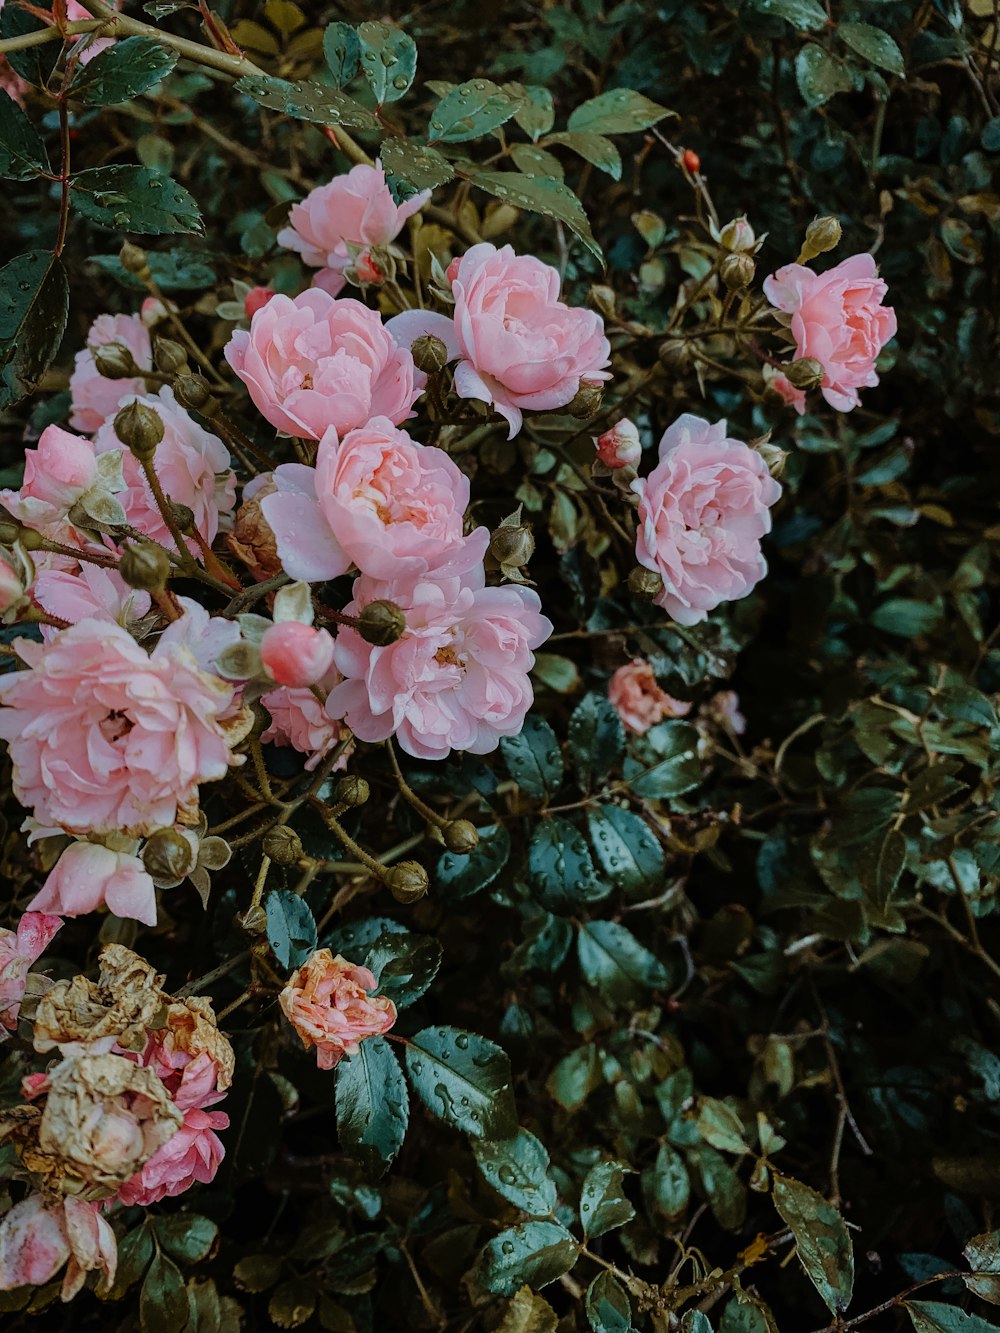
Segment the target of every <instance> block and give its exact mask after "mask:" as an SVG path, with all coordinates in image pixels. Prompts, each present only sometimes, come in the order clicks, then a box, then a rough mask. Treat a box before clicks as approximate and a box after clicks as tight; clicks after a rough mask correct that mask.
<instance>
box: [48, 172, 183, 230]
mask: <svg viewBox="0 0 1000 1333" xmlns="http://www.w3.org/2000/svg"><path fill="white" fill-rule="evenodd" d="M71 185H72V189H71V191H70V199H71V201H72V203H73V206H74V208H76V210H77V212H78V213H82V215H83V216H84V217H85V218H89V219H90V221H91V222H96V223H99V224H100V226H102V227H108V228H110V229H111V230H112V231H130V232H141V233H145V234H147V235H150V236H160V235H163V234H164V233H167V232H181V231H201V228H202V222H201V213H200V212H199V211H198V205H197V204H196V203H195V201H194V200H193V199H192V198H191V196H190V195H189V194H188V192H187V190H185V189H184V187H183V185H178V184H177V182H176V181H175V180H173V179H172V178H171V177H170V176H165V175H164V174H163V172H162V171H153V170H152V169H151V168H150V167H134V166H114V167H90V168H88V169H87V170H86V171H81V172H79V173H78V174H77V175H76V176H74V177H73V179H72V182H71Z"/></svg>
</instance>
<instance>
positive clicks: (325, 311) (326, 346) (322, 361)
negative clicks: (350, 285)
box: [226, 287, 424, 440]
mask: <svg viewBox="0 0 1000 1333" xmlns="http://www.w3.org/2000/svg"><path fill="white" fill-rule="evenodd" d="M226 360H227V361H228V362H229V364H230V365H231V366H232V368H233V370H234V371H235V372H236V374H237V375H238V376H239V377H240V379H241V380H243V382H244V384H246V386H247V388H248V389H249V391H250V397H251V399H252V400H253V403H254V406H255V407H256V408H257V410H258V411H259V412H260V413H261V414H262V415H263V416H264V417H265V418H266V419H267V420H268V421H269V422H270V423H271V425H272V426H274V427H276V428H277V429H278V430H279V431H282V432H283V433H284V434H286V435H297V436H301V437H303V438H305V439H310V440H319V439H322V437H323V435H324V433H325V432H326V430H327V429H328V428H329V427H330V426H333V427H334V429H335V430H336V431H337V433H338V435H346V433H347V432H348V431H349V430H353V429H354V428H355V427H356V426H363V425H364V424H365V422H367V421H370V420H371V418H372V417H377V416H381V417H388V418H389V419H390V421H392V422H393V423H394V424H395V425H398V424H399V423H400V422H401V421H405V420H406V419H407V418H408V417H410V416H412V415H413V413H412V412H411V410H410V409H411V408H412V406H413V404H414V402H415V401H416V399H417V398H418V397H419V396H420V394H421V392H422V391H423V385H424V377H423V376H421V375H419V374H418V373H417V370H416V368H415V366H414V364H413V357H412V356H411V355H410V353H409V350H408V349H407V348H405V347H401V346H400V345H399V344H398V343H397V342H396V340H395V339H394V338H393V337H392V335H391V334H390V333H389V331H388V330H387V328H386V327H385V325H384V324H383V323H382V319H381V316H380V315H379V314H378V313H377V311H374V310H369V309H368V307H367V306H364V305H362V304H361V302H360V301H354V300H350V299H346V300H336V299H335V298H334V297H332V296H330V295H329V293H327V292H324V291H321V290H319V289H317V288H315V287H312V288H310V289H309V291H306V292H300V293H299V295H298V296H296V297H295V298H294V299H293V298H291V297H289V296H282V295H280V294H279V295H278V296H274V297H272V298H271V300H270V301H268V303H267V305H265V306H263V307H262V309H260V310H258V311H257V313H256V314H255V315H254V317H253V319H252V320H251V321H250V329H249V331H247V330H246V329H236V330H235V331H234V332H233V335H232V337H231V338H230V340H229V342H228V343H227V344H226Z"/></svg>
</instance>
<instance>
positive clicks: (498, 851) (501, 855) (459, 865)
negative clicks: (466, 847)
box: [432, 824, 510, 902]
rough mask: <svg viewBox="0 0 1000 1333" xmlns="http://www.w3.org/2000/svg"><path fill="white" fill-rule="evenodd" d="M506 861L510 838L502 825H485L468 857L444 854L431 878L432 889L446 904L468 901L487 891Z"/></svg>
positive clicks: (452, 853)
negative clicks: (482, 891) (437, 891)
mask: <svg viewBox="0 0 1000 1333" xmlns="http://www.w3.org/2000/svg"><path fill="white" fill-rule="evenodd" d="M509 857H510V834H509V833H508V832H507V828H506V826H505V825H504V824H487V825H486V826H485V827H484V828H481V829H480V830H479V842H478V844H477V845H476V846H475V847H474V848H473V849H472V851H471V852H470V853H469V854H468V856H458V855H456V854H455V853H454V852H444V853H443V854H442V855H441V856H440V858H439V859H438V863H437V868H436V870H435V872H434V875H433V877H432V878H433V881H434V885H435V888H436V889H438V890H439V891H440V893H441V895H442V897H443V898H445V899H446V900H447V901H449V902H457V901H459V900H461V899H463V898H469V897H471V896H472V895H473V894H474V893H479V892H480V891H481V890H482V889H486V888H489V886H490V885H491V884H492V883H493V881H494V880H495V879H496V877H497V876H498V875H499V874H500V872H501V870H503V868H504V866H505V865H506V864H507V860H508V858H509Z"/></svg>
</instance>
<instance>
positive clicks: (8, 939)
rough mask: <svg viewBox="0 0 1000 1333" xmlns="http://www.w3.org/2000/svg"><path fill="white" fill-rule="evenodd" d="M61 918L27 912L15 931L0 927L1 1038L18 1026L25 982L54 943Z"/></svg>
mask: <svg viewBox="0 0 1000 1333" xmlns="http://www.w3.org/2000/svg"><path fill="white" fill-rule="evenodd" d="M61 925H62V918H61V917H58V916H47V915H45V914H44V913H42V912H31V911H29V912H25V914H24V915H23V916H22V917H21V919H20V921H19V922H18V923H17V930H16V932H15V931H13V930H0V1038H3V1037H4V1036H5V1032H4V1029H6V1031H7V1032H13V1031H14V1029H15V1028H16V1027H17V1015H18V1013H19V1011H20V1008H21V1001H22V999H23V998H24V983H25V978H26V977H27V975H28V972H29V971H30V970H31V965H32V963H34V962H37V960H38V959H39V958H40V957H41V955H42V954H43V953H44V952H45V950H46V949H47V948H48V947H49V945H50V944H51V943H52V940H53V938H54V936H55V933H56V931H57V930H58V929H59V927H60V926H61Z"/></svg>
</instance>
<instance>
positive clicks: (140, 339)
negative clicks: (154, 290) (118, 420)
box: [69, 315, 153, 448]
mask: <svg viewBox="0 0 1000 1333" xmlns="http://www.w3.org/2000/svg"><path fill="white" fill-rule="evenodd" d="M108 343H121V344H122V345H123V346H124V347H127V348H128V350H129V351H130V352H131V353H132V359H133V360H134V361H135V364H136V365H137V366H138V367H139V369H140V370H152V368H153V349H152V344H151V343H150V339H149V329H148V328H147V327H146V325H145V323H144V322H143V320H142V319H141V318H140V317H139V316H138V315H98V317H97V318H96V319H95V320H94V322H93V324H91V326H90V332H89V333H88V334H87V346H86V347H85V348H84V349H83V351H82V352H77V354H76V366H75V369H74V371H73V374H72V375H71V376H70V381H69V392H70V399H71V402H72V415H71V416H70V419H69V424H70V425H71V426H72V427H73V429H74V430H82V431H84V432H86V433H87V434H88V435H92V434H93V433H94V431H96V430H98V429H99V428H100V427H101V426H103V424H104V422H105V421H107V419H108V418H109V417H113V416H114V414H115V413H116V412H117V411H118V408H119V406H120V405H121V402H122V400H123V399H125V398H129V397H134V396H136V395H140V394H144V393H145V392H146V381H145V380H144V379H143V378H142V377H141V376H136V377H134V378H132V379H123V380H112V379H106V378H105V376H103V375H102V374H101V373H100V372H99V371H98V369H97V366H96V365H95V363H94V348H95V347H105V346H107V344H108ZM118 447H119V448H121V445H120V444H119V446H118Z"/></svg>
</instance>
